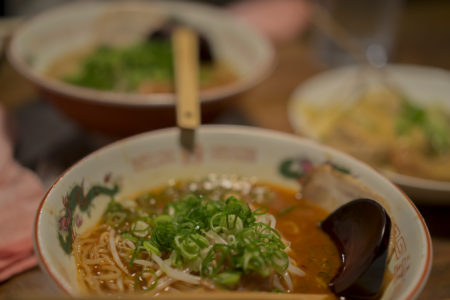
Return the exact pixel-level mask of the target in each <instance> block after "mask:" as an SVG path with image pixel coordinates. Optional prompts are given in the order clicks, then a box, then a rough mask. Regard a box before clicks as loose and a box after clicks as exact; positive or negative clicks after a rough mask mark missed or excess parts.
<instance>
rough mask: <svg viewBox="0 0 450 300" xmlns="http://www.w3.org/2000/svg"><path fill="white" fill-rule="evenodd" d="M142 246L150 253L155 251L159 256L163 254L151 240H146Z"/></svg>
mask: <svg viewBox="0 0 450 300" xmlns="http://www.w3.org/2000/svg"><path fill="white" fill-rule="evenodd" d="M142 247H144V249H145V250H147V251H148V252H149V253H150V254H152V253H154V254H156V255H158V256H159V255H160V254H161V251H159V249H158V248H156V247H155V246H154V245H152V243H150V242H149V241H144V243H143V244H142Z"/></svg>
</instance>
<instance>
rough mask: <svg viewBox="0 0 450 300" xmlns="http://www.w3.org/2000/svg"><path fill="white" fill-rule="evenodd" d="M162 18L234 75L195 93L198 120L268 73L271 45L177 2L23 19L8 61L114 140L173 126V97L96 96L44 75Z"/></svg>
mask: <svg viewBox="0 0 450 300" xmlns="http://www.w3.org/2000/svg"><path fill="white" fill-rule="evenodd" d="M167 17H169V18H176V19H178V20H181V21H183V22H184V23H185V24H188V25H191V26H193V27H194V28H197V29H198V30H201V32H202V33H203V34H204V35H205V37H206V38H207V39H208V40H209V41H210V44H211V47H212V48H213V51H214V53H215V54H216V57H218V58H219V60H220V61H223V62H224V63H226V64H228V65H229V66H230V67H231V68H232V69H234V70H235V71H236V73H237V77H238V79H237V80H236V81H234V82H232V83H229V84H225V85H221V86H218V87H215V88H211V89H208V90H204V91H202V92H201V93H200V98H201V102H202V112H203V117H204V118H205V119H206V120H207V119H208V118H211V117H212V116H214V115H215V114H217V112H219V111H220V109H221V108H222V106H223V105H224V101H223V100H224V99H227V98H230V97H231V96H234V95H236V94H238V93H241V92H243V91H245V90H247V89H249V88H251V87H252V86H254V85H256V84H257V83H259V82H260V81H261V80H262V79H264V78H265V77H266V76H267V75H268V74H269V73H270V72H271V70H272V67H273V62H274V51H273V48H272V45H271V44H270V43H269V42H268V41H267V40H266V39H265V38H264V37H262V36H261V35H260V34H258V33H257V32H255V31H254V30H252V29H251V28H249V27H247V26H246V25H245V24H242V23H240V22H239V21H238V20H236V19H235V18H233V17H232V16H230V15H228V14H227V13H226V12H224V11H223V10H220V9H218V8H214V7H210V6H205V5H201V4H197V3H193V2H191V1H189V2H177V1H159V2H158V1H79V2H75V3H72V4H68V5H64V6H60V7H58V8H55V9H52V10H49V11H46V12H44V13H42V14H40V15H38V16H36V17H34V18H31V19H29V20H28V21H27V22H25V24H23V25H22V26H21V27H20V28H18V30H17V31H16V32H15V33H14V34H13V37H12V40H11V43H10V44H9V48H8V58H9V60H10V62H11V63H12V65H13V66H14V67H15V68H16V69H17V70H18V72H20V73H21V74H22V75H24V76H25V77H27V78H28V79H29V80H31V81H32V82H33V83H34V84H35V85H36V86H37V87H38V88H39V89H40V90H41V91H42V92H43V93H44V95H45V97H46V98H48V99H49V100H50V101H51V102H52V103H53V104H54V105H55V106H57V107H58V108H59V109H61V110H62V111H63V112H64V113H65V114H66V115H67V116H69V117H70V118H72V119H74V120H76V121H78V122H79V123H80V124H81V125H82V126H84V127H87V128H90V129H95V130H99V131H102V132H105V133H110V134H115V135H126V134H130V133H136V132H142V131H145V130H148V129H152V128H158V127H159V128H161V127H167V126H173V125H174V124H175V113H174V111H175V106H174V103H175V96H174V95H173V94H170V93H166V94H164V93H159V94H147V95H145V94H137V93H119V92H108V91H99V90H94V89H89V88H82V87H78V86H74V85H70V84H68V83H65V82H63V81H61V80H57V79H54V78H50V77H49V76H47V75H46V71H47V70H48V68H49V67H50V66H52V64H54V62H55V61H57V60H58V59H61V57H65V56H66V55H67V54H70V53H74V52H75V53H76V51H77V50H83V49H86V47H91V46H93V45H98V44H100V43H102V42H107V43H113V44H116V43H117V44H129V43H133V42H135V41H138V40H142V39H143V38H144V37H145V36H146V35H147V34H148V32H149V29H152V28H153V29H154V28H156V27H157V26H159V25H160V24H161V23H162V22H163V21H164V20H165V19H166V18H167Z"/></svg>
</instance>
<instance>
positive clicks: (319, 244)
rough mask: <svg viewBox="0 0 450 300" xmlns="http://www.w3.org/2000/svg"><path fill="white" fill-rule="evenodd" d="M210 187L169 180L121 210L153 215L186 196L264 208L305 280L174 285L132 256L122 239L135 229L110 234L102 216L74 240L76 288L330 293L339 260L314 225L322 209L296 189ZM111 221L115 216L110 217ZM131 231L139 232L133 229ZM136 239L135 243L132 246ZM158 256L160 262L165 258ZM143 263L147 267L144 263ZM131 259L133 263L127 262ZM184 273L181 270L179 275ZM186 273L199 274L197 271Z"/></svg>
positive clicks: (139, 257)
mask: <svg viewBox="0 0 450 300" xmlns="http://www.w3.org/2000/svg"><path fill="white" fill-rule="evenodd" d="M210 183H211V182H209V181H190V182H187V181H186V182H176V183H175V182H172V183H171V184H169V185H167V186H163V187H160V188H157V189H153V190H150V191H146V192H144V193H139V194H136V195H134V196H133V197H130V198H128V199H124V201H121V202H120V203H122V204H123V205H124V207H128V206H131V207H133V210H134V211H139V212H140V213H141V214H147V215H153V216H157V215H161V214H162V211H163V208H164V207H165V206H166V205H167V204H168V203H171V202H173V201H174V200H177V199H179V198H180V197H183V195H186V194H195V195H197V196H199V197H204V198H209V199H214V200H215V199H222V200H218V201H223V200H224V199H227V198H229V197H230V196H234V197H235V198H236V199H238V200H240V201H245V202H246V203H248V204H249V206H250V208H251V210H252V211H254V210H255V209H262V208H261V207H266V208H267V214H270V215H272V216H274V217H275V220H276V225H275V226H274V227H275V229H276V230H277V231H278V232H279V233H280V234H281V237H282V241H283V243H284V244H285V245H286V246H287V247H288V248H286V249H289V250H286V253H287V254H288V256H289V259H290V260H291V263H292V262H295V265H296V267H298V268H300V269H301V270H302V271H304V272H305V275H304V276H299V275H298V274H293V273H291V274H290V275H291V276H290V278H291V281H292V288H289V284H286V282H284V281H283V276H281V275H278V274H276V272H272V273H271V274H270V275H268V276H260V275H255V276H253V275H252V274H250V275H248V274H247V275H245V274H244V275H242V276H241V277H240V281H239V283H237V284H236V283H233V284H231V285H228V286H224V285H223V284H222V285H220V286H218V284H217V282H218V281H215V279H214V278H206V279H205V278H202V279H201V281H200V282H199V283H195V284H194V283H192V282H195V281H194V280H193V281H192V282H191V283H180V282H179V281H178V283H177V281H176V280H175V281H174V280H171V278H170V276H165V274H163V272H162V271H161V270H159V269H160V268H154V265H156V264H154V262H151V256H150V258H149V256H148V255H144V256H142V255H139V254H138V255H137V256H136V257H133V255H134V254H133V252H134V251H133V242H131V240H129V239H132V237H128V238H129V239H127V234H128V233H127V230H128V229H130V227H132V226H135V225H132V224H131V222H129V221H128V220H126V221H124V222H123V223H121V224H122V225H121V226H120V228H116V229H115V230H112V229H114V228H113V227H114V226H111V224H112V223H111V221H113V222H115V221H117V220H113V219H111V216H109V217H107V218H105V216H106V215H104V218H103V219H102V220H101V221H100V223H99V224H98V225H97V226H96V227H95V228H93V229H91V230H89V231H88V232H85V233H83V234H82V235H80V236H78V237H77V238H76V240H75V243H74V256H75V259H76V262H77V270H78V277H79V281H80V284H81V285H82V286H84V288H85V289H86V290H87V291H88V292H90V293H99V294H102V293H116V292H119V293H120V292H136V291H137V292H141V291H146V292H151V293H161V292H165V291H169V292H170V291H172V290H197V289H202V290H214V289H216V288H222V289H223V288H225V289H231V290H248V291H258V290H259V291H275V292H282V291H284V292H294V293H331V292H330V290H329V289H328V283H329V282H330V280H331V279H332V278H333V277H334V275H335V274H336V273H337V270H338V269H339V267H340V266H341V261H340V256H339V253H338V250H337V249H336V247H335V245H334V244H333V242H332V241H331V240H330V239H329V237H328V236H327V235H326V234H325V233H324V232H323V231H322V230H321V229H320V228H319V226H318V224H319V222H320V221H321V220H323V219H324V218H325V217H326V216H327V215H328V212H327V211H325V210H323V209H322V208H320V207H318V206H317V205H315V204H314V203H312V202H309V201H308V200H307V199H302V198H300V197H299V195H298V194H297V191H295V190H291V189H287V188H284V187H281V186H277V185H273V184H269V183H261V182H251V183H250V182H247V181H244V180H237V181H235V182H233V181H226V184H225V185H219V186H217V185H216V186H211V184H210ZM262 210H266V209H265V208H264V209H262ZM144 211H145V213H143V212H144ZM112 217H113V218H117V216H115V215H114V216H112ZM119 218H120V217H119ZM144 227H145V226H144ZM144 227H139V228H142V229H141V230H142V231H144V230H146V228H144ZM114 231H115V232H114ZM136 232H137V233H139V232H140V231H139V230H136ZM111 234H115V235H114V237H111ZM138 235H139V234H138ZM124 237H125V238H124ZM136 240H137V239H134V242H136ZM112 241H114V243H115V244H116V247H117V250H116V251H117V252H118V257H119V258H120V262H119V264H121V266H120V265H119V264H118V263H117V262H115V261H114V257H113V256H114V255H112V254H110V252H111V242H112ZM137 243H139V242H137ZM137 243H136V244H137ZM147 246H148V244H147ZM149 247H151V246H149ZM149 253H150V252H149ZM161 257H162V258H163V259H164V255H161ZM146 259H147V260H149V261H150V263H149V262H147V263H146V262H145V260H146ZM166 259H167V257H166ZM130 260H133V262H134V263H132V264H130ZM167 261H168V259H167ZM103 262H104V263H105V264H103ZM142 264H144V265H142ZM213 264H214V263H213ZM187 270H188V269H184V272H187ZM180 272H181V271H180ZM190 273H191V274H193V275H197V276H200V274H199V272H196V271H191V272H190ZM273 273H275V274H273ZM286 273H287V272H286ZM222 275H223V274H222ZM222 275H220V276H222ZM227 275H230V276H231V277H230V276H228V277H226V278H225V277H224V276H222V277H223V278H222V277H221V280H222V281H221V282H222V283H223V282H225V283H226V282H227V280H233V279H232V278H233V276H232V275H233V274H232V272H231V273H230V272H228V274H227ZM188 279H189V280H190V278H188ZM189 280H188V281H189ZM278 287H281V288H282V290H281V289H280V288H278Z"/></svg>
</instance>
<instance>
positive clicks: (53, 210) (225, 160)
mask: <svg viewBox="0 0 450 300" xmlns="http://www.w3.org/2000/svg"><path fill="white" fill-rule="evenodd" d="M179 134H180V132H179V130H178V129H176V128H171V129H161V130H157V131H153V132H151V133H145V134H141V135H136V136H133V137H130V138H127V139H124V140H121V141H119V142H116V143H113V144H111V145H109V146H107V147H105V148H103V149H100V150H98V151H96V152H94V153H92V154H90V155H89V156H87V157H86V158H84V159H82V160H81V161H79V162H78V163H77V164H75V165H74V166H72V167H71V168H70V169H68V170H67V171H66V172H65V173H64V174H63V175H61V176H60V177H59V179H57V180H56V182H55V183H54V184H53V185H52V187H51V188H50V189H49V190H48V192H47V193H46V195H45V197H44V198H43V200H42V202H41V204H40V206H39V209H38V213H37V216H36V220H35V227H34V247H35V252H36V254H37V256H38V258H39V263H40V266H41V268H42V269H43V270H44V271H45V272H46V273H47V274H48V275H49V277H50V278H51V279H52V280H53V281H54V282H55V283H56V284H57V285H58V286H59V287H60V288H61V289H62V290H63V291H64V292H66V293H67V294H69V295H80V294H81V293H82V292H83V291H82V290H81V287H80V285H79V281H78V278H77V271H76V263H75V260H74V255H73V251H72V250H73V249H72V242H73V239H74V237H76V236H78V235H80V234H82V233H83V232H85V231H86V229H88V228H90V227H92V226H93V225H95V224H97V223H98V222H99V220H100V218H101V216H102V214H103V211H104V210H105V208H106V207H107V204H108V202H109V201H110V196H111V195H112V194H114V193H115V194H116V197H118V198H120V197H121V196H126V195H135V194H136V193H137V192H140V191H145V190H149V189H152V188H154V187H158V186H161V185H163V184H167V182H169V181H170V180H182V179H198V178H203V177H205V176H207V175H209V174H232V175H236V176H244V177H247V178H256V179H258V180H261V181H265V182H271V183H274V184H277V185H280V186H284V187H286V188H291V189H298V188H299V178H297V177H296V176H292V172H291V173H289V172H288V173H286V172H285V171H283V169H284V168H285V167H286V165H290V166H291V167H290V169H291V171H294V170H296V172H298V171H299V167H298V166H297V167H295V166H294V164H296V163H298V162H301V165H303V166H304V165H307V166H313V165H322V164H329V165H333V166H336V167H337V168H338V169H339V170H345V173H346V175H345V176H350V177H352V178H356V179H357V180H358V181H359V182H361V183H362V184H363V185H364V186H365V189H369V190H371V191H373V192H374V193H375V194H376V195H377V199H379V202H380V203H382V205H383V206H384V208H385V209H386V211H387V212H388V214H389V215H390V217H391V220H392V233H391V242H390V246H389V247H390V249H389V252H390V254H389V260H388V265H387V269H388V270H387V271H386V274H389V275H385V276H388V278H389V280H388V284H387V286H386V287H385V289H384V292H383V294H382V296H381V299H413V298H415V297H416V296H417V295H418V294H419V293H420V291H421V290H422V288H423V286H424V284H425V282H426V280H427V278H428V275H429V272H430V267H431V259H432V252H431V240H430V235H429V232H428V229H427V227H426V225H425V222H424V220H423V218H422V216H421V215H420V214H419V212H418V210H417V209H416V208H415V206H414V204H413V203H412V202H411V201H410V200H409V199H408V197H407V196H406V195H405V194H403V193H402V192H401V191H400V190H399V189H398V188H396V187H395V186H394V185H393V184H392V183H391V182H390V181H389V180H388V179H386V178H385V177H383V176H382V175H380V174H379V173H377V172H376V171H375V170H373V169H372V168H370V167H369V166H367V165H365V164H363V163H361V162H359V161H357V160H356V159H354V158H352V157H350V156H348V155H346V154H343V153H340V152H338V151H336V150H333V149H331V148H327V147H325V146H322V145H319V144H317V143H315V142H313V141H311V140H308V139H303V138H299V137H296V136H293V135H288V134H283V133H278V132H274V131H269V130H263V129H256V128H251V127H239V126H204V127H202V128H201V129H199V130H198V132H197V133H196V147H195V151H194V152H193V153H191V152H186V151H185V150H184V149H183V148H182V147H181V146H180V144H179ZM300 168H301V166H300ZM349 174H350V175H349ZM354 196H355V197H357V196H358V194H357V193H356V194H354ZM349 200H352V199H351V198H348V199H345V200H344V202H346V201H349ZM331 202H333V200H331ZM333 205H335V203H334V204H331V205H330V204H327V205H325V207H324V208H328V210H331V209H330V208H331V207H332V206H333ZM269 295H271V294H269ZM273 299H277V294H273ZM305 299H307V298H305Z"/></svg>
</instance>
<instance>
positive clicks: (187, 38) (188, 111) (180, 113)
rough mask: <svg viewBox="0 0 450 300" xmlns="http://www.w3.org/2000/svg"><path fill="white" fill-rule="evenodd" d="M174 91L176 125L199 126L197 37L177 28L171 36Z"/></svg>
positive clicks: (193, 127) (193, 32) (186, 30)
mask: <svg viewBox="0 0 450 300" xmlns="http://www.w3.org/2000/svg"><path fill="white" fill-rule="evenodd" d="M172 43H173V51H174V66H175V78H176V80H175V89H176V94H177V105H176V107H177V108H176V110H177V124H178V126H179V127H181V128H185V129H195V128H197V127H198V126H199V125H200V105H199V99H198V37H197V34H196V32H195V31H193V30H191V29H189V28H186V27H178V28H176V29H175V30H174V32H173V35H172Z"/></svg>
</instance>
